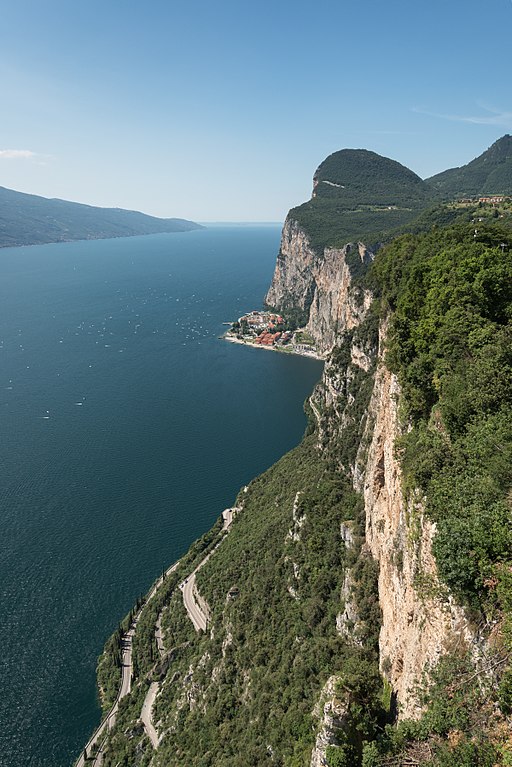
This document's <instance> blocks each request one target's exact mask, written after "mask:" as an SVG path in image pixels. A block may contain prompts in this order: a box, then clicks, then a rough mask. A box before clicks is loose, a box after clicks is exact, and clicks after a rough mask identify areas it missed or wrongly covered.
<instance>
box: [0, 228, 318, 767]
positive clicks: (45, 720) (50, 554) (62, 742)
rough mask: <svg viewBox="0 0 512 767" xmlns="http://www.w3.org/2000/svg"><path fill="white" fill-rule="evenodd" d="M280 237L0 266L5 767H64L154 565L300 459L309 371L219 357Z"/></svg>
mask: <svg viewBox="0 0 512 767" xmlns="http://www.w3.org/2000/svg"><path fill="white" fill-rule="evenodd" d="M278 242H279V228H278V227H251V228H240V227H234V228H222V227H219V228H217V227H216V228H211V229H208V230H205V231H198V232H190V233H186V234H173V235H155V236H151V237H140V238H132V239H120V240H104V241H96V242H80V243H70V244H64V245H57V246H52V245H47V246H41V247H33V248H17V249H9V250H3V251H0V419H1V440H0V600H1V604H0V642H1V650H0V685H1V690H0V765H2V767H27V766H29V765H30V767H43V766H44V767H60V766H62V767H67V766H68V765H69V764H70V763H71V762H72V759H73V758H74V757H75V756H76V755H77V754H78V753H79V751H80V749H81V747H82V746H83V745H84V743H85V741H86V740H87V738H88V736H89V734H90V732H91V730H92V729H93V727H94V725H95V724H96V722H97V721H98V720H99V715H100V712H99V709H98V706H97V701H96V688H95V666H96V660H97V656H98V654H99V653H100V651H101V649H102V646H103V644H104V642H105V640H106V638H107V637H108V635H109V634H110V633H111V632H112V630H113V629H114V628H115V626H116V624H117V622H118V620H119V619H120V618H121V617H122V616H123V615H124V614H125V613H126V612H127V611H128V609H129V608H130V607H131V606H132V604H133V602H134V600H135V599H136V597H137V595H139V594H140V593H143V592H145V591H146V589H147V588H148V586H149V585H150V584H151V582H152V581H153V580H154V579H155V578H156V577H157V575H158V574H159V573H160V572H161V571H162V568H163V567H165V566H167V565H169V564H170V563H171V562H173V561H174V560H175V559H177V558H178V557H179V556H180V555H181V554H182V553H183V552H184V551H185V550H186V549H187V548H188V546H189V544H190V543H191V542H192V541H193V540H194V539H195V538H196V537H198V536H199V535H201V534H202V533H203V532H204V531H205V530H206V529H208V528H209V527H210V526H211V524H212V523H213V521H214V520H215V519H216V517H217V516H218V515H219V514H220V512H221V511H222V509H223V508H225V507H226V506H228V505H230V504H231V503H232V501H233V499H234V497H235V495H236V493H237V491H238V489H239V488H240V486H241V485H242V484H244V483H246V482H248V481H249V480H250V479H251V478H252V477H254V476H255V475H257V474H258V473H260V472H261V471H263V470H264V469H265V468H266V467H268V466H269V465H270V464H272V463H273V462H274V461H275V460H276V459H277V458H279V456H280V455H282V454H283V453H284V452H285V451H286V450H288V449H289V448H290V447H292V446H293V445H294V444H296V443H297V442H298V441H299V439H300V437H301V434H302V432H303V430H304V426H305V420H304V416H303V413H302V402H303V400H304V399H305V397H306V396H307V394H308V393H309V392H310V391H311V389H312V387H313V385H314V383H315V382H316V380H317V379H318V378H319V376H320V373H321V365H320V363H318V362H315V361H314V360H308V359H303V358H298V357H289V356H286V355H280V354H273V353H268V352H265V351H261V350H256V349H247V348H244V347H240V346H238V345H234V344H229V343H227V342H225V341H220V340H218V336H219V335H220V334H221V333H222V331H223V330H224V329H225V328H223V326H222V322H223V321H225V320H231V319H234V318H236V317H238V316H239V315H240V314H242V313H243V312H245V311H247V310H249V309H252V308H254V307H258V306H260V305H261V301H262V297H263V295H264V293H265V290H266V288H267V286H268V283H269V280H270V278H271V275H272V270H273V266H274V260H275V254H276V252H277V249H278Z"/></svg>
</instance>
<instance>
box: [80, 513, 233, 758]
mask: <svg viewBox="0 0 512 767" xmlns="http://www.w3.org/2000/svg"><path fill="white" fill-rule="evenodd" d="M241 508H242V507H239V506H234V507H232V508H230V509H225V510H224V511H223V512H222V518H223V525H222V532H223V533H227V532H229V529H230V527H231V523H232V522H233V519H234V517H235V515H236V514H237V513H238V512H239V511H241ZM224 538H225V536H223V537H222V538H221V540H220V541H219V542H218V543H217V545H216V546H215V547H214V548H213V549H212V550H211V551H210V553H209V554H207V556H206V557H205V558H204V559H203V560H202V561H201V562H200V563H199V564H198V565H197V567H196V568H195V570H194V571H193V572H192V573H191V574H190V575H189V576H188V577H187V578H186V579H185V580H184V581H183V582H182V583H180V589H181V592H182V594H183V604H184V605H185V609H186V611H187V613H188V616H189V618H190V620H191V621H192V623H193V625H194V628H195V630H196V631H198V632H199V631H206V629H207V626H208V619H209V613H210V608H209V606H208V604H207V602H206V600H205V599H203V598H202V597H201V596H200V594H199V592H198V590H197V586H196V573H197V572H198V571H199V570H200V569H201V567H203V566H204V565H205V564H206V563H207V562H208V560H209V559H210V557H211V555H212V554H213V553H214V552H215V551H216V550H217V549H218V547H219V546H220V545H221V543H222V541H223V540H224ZM179 564H180V560H178V561H177V562H175V563H174V564H173V565H171V567H169V568H168V569H167V570H166V571H165V573H164V574H163V575H162V576H161V577H160V578H158V580H157V581H156V582H155V584H154V586H153V588H152V589H151V591H150V592H149V593H148V594H147V596H146V599H145V600H144V603H143V604H142V606H141V607H140V609H139V611H138V612H137V614H136V615H135V616H134V619H133V621H132V624H131V626H130V628H129V629H128V631H127V632H126V633H125V634H124V635H123V637H122V639H121V652H122V662H121V684H120V687H119V691H118V693H117V697H116V700H115V702H114V705H113V706H112V708H111V709H110V711H109V712H108V714H107V715H106V716H105V718H104V719H103V720H102V722H101V723H100V724H99V726H98V727H97V728H96V730H95V731H94V732H93V734H92V735H91V737H90V738H89V740H88V741H87V744H86V746H85V748H84V750H83V751H82V753H81V754H80V757H79V758H78V759H77V761H76V762H75V767H88V765H92V767H101V764H102V762H103V745H104V743H105V740H106V735H107V732H108V730H111V729H112V727H113V726H114V724H115V721H116V717H117V711H118V708H119V701H121V700H122V699H123V698H124V697H125V696H126V695H128V694H129V692H130V690H131V684H132V675H133V661H132V643H133V637H134V635H135V630H136V628H137V621H138V619H139V617H140V615H141V613H142V610H143V609H144V607H145V606H146V604H147V603H148V602H149V600H150V599H152V598H153V597H154V596H155V594H156V593H157V591H158V590H159V588H160V587H161V586H162V584H163V583H164V581H165V578H166V577H167V576H168V575H170V574H171V573H172V572H173V571H174V570H176V568H177V567H178V565H179ZM161 619H162V613H160V614H159V616H158V620H157V622H156V625H155V639H156V643H157V647H158V651H159V653H160V655H161V656H163V655H164V653H165V647H164V641H163V631H162V624H161ZM158 690H159V684H158V682H153V683H152V684H151V685H150V688H149V690H148V693H147V695H146V698H145V699H144V703H143V706H142V711H141V715H140V719H141V721H142V723H143V725H144V730H145V732H146V734H147V735H148V737H149V739H150V741H151V744H152V745H153V748H155V749H156V748H158V743H159V738H158V734H157V732H156V729H155V727H154V725H153V721H152V711H153V704H154V702H155V698H156V696H157V694H158ZM93 750H95V757H94V760H93V761H92V762H91V756H92V755H91V752H92V751H93Z"/></svg>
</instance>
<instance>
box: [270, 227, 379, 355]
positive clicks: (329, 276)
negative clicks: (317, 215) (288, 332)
mask: <svg viewBox="0 0 512 767" xmlns="http://www.w3.org/2000/svg"><path fill="white" fill-rule="evenodd" d="M349 254H350V256H352V258H353V260H354V262H355V264H356V265H357V264H358V263H359V264H360V265H365V264H368V263H370V262H371V261H372V260H373V253H372V252H371V251H369V250H368V249H367V248H366V247H365V246H364V245H363V244H362V243H357V244H353V243H349V244H347V245H345V246H344V247H343V248H325V249H324V250H323V252H322V253H321V254H318V253H317V252H316V251H315V250H314V249H313V247H312V246H311V243H310V240H309V237H308V235H307V234H306V233H305V232H304V231H303V230H302V229H301V227H300V226H299V224H298V223H297V222H296V221H294V220H293V219H292V218H290V217H288V218H287V220H286V222H285V225H284V227H283V233H282V237H281V247H280V250H279V254H278V257H277V263H276V268H275V272H274V276H273V279H272V284H271V286H270V289H269V291H268V293H267V295H266V298H265V301H266V303H267V304H269V305H270V306H273V307H275V308H277V309H280V310H283V311H284V310H286V309H290V308H293V309H295V310H300V312H301V313H302V315H303V319H304V325H305V326H306V329H307V331H308V332H309V333H310V335H311V336H312V337H313V339H314V341H315V344H316V346H317V349H318V350H319V351H320V352H321V353H324V354H325V353H326V352H328V351H330V350H331V349H332V347H333V346H334V344H335V343H336V339H337V338H338V336H339V335H340V334H341V333H343V332H344V331H345V330H351V329H352V328H354V327H356V326H357V325H359V324H360V322H361V321H362V319H363V318H364V316H365V315H366V312H367V311H368V308H369V305H370V303H371V295H370V293H369V292H368V291H366V290H362V289H357V288H354V287H352V289H350V288H351V286H352V277H351V270H350V267H349V265H348V262H347V259H348V256H349Z"/></svg>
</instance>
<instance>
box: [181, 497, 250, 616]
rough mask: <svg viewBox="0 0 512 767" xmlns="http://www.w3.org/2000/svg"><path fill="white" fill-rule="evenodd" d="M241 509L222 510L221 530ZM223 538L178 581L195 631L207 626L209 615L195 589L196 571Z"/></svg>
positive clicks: (223, 529)
mask: <svg viewBox="0 0 512 767" xmlns="http://www.w3.org/2000/svg"><path fill="white" fill-rule="evenodd" d="M239 511H241V507H240V506H234V507H232V508H231V509H224V511H223V512H222V519H223V520H224V522H223V525H222V532H229V528H230V527H231V523H232V522H233V518H234V517H235V514H237V513H238V512H239ZM223 540H224V538H222V539H221V540H220V541H219V542H218V544H217V545H216V546H215V548H213V549H212V550H211V551H210V553H209V554H208V555H207V556H206V557H205V558H204V559H203V560H202V561H201V562H200V563H199V564H198V565H197V567H196V569H195V570H194V571H193V572H192V573H191V574H190V575H189V576H188V578H185V580H184V581H183V582H182V583H180V589H181V592H182V594H183V604H184V605H185V609H186V611H187V613H188V617H189V618H190V620H191V621H192V623H193V624H194V628H195V630H196V631H206V629H207V626H208V619H209V617H210V608H209V606H208V603H207V602H206V600H205V599H203V598H202V597H201V596H200V595H199V592H198V590H197V586H196V573H197V572H198V571H199V570H200V569H201V568H202V567H203V566H204V565H205V564H206V563H207V562H208V560H209V559H210V557H211V555H212V554H213V553H214V552H215V551H216V550H217V549H218V548H219V546H220V545H221V543H222V541H223Z"/></svg>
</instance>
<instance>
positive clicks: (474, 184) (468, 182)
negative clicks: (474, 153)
mask: <svg viewBox="0 0 512 767" xmlns="http://www.w3.org/2000/svg"><path fill="white" fill-rule="evenodd" d="M426 181H427V183H428V184H429V185H430V186H431V187H432V189H433V190H434V191H435V192H436V193H437V194H438V195H439V196H440V197H441V198H442V199H445V200H448V199H454V198H457V197H466V196H467V197H478V196H480V195H488V194H506V195H509V194H512V136H510V135H509V134H508V133H507V134H505V135H504V136H502V137H501V138H499V139H498V140H497V141H495V142H494V144H492V145H491V146H490V147H489V149H486V150H485V152H483V153H482V154H481V155H479V156H478V157H475V159H474V160H471V162H468V163H467V165H462V166H461V167H460V168H450V170H445V171H443V172H442V173H438V174H437V175H435V176H432V177H431V178H429V179H426Z"/></svg>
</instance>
